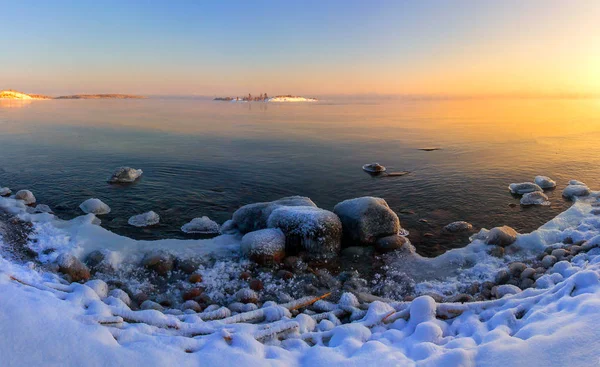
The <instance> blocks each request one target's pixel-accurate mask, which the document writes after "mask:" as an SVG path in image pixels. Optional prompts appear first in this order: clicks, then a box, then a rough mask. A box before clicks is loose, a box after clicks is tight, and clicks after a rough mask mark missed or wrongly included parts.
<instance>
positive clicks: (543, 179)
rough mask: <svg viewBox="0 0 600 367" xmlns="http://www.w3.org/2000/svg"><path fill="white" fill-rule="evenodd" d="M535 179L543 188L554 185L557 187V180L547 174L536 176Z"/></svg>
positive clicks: (549, 187)
mask: <svg viewBox="0 0 600 367" xmlns="http://www.w3.org/2000/svg"><path fill="white" fill-rule="evenodd" d="M533 181H534V182H535V184H536V185H538V186H539V187H541V188H542V189H551V188H553V187H556V182H555V181H554V180H553V179H551V178H550V177H547V176H535V179H534V180H533Z"/></svg>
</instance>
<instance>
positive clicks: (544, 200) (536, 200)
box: [521, 191, 550, 205]
mask: <svg viewBox="0 0 600 367" xmlns="http://www.w3.org/2000/svg"><path fill="white" fill-rule="evenodd" d="M521 205H550V202H549V201H548V196H546V194H544V193H543V192H540V191H534V192H528V193H527V194H525V195H523V197H522V198H521Z"/></svg>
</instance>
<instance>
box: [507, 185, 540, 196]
mask: <svg viewBox="0 0 600 367" xmlns="http://www.w3.org/2000/svg"><path fill="white" fill-rule="evenodd" d="M508 189H509V190H510V192H511V193H513V194H516V195H523V194H527V193H528V192H534V191H544V190H542V188H541V187H539V186H538V185H536V184H534V183H533V182H521V183H512V184H510V185H508Z"/></svg>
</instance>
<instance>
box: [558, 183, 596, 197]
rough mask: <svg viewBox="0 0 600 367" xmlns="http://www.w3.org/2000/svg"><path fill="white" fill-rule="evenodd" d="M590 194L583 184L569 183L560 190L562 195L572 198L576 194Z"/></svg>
mask: <svg viewBox="0 0 600 367" xmlns="http://www.w3.org/2000/svg"><path fill="white" fill-rule="evenodd" d="M589 194H590V189H589V188H588V187H587V186H585V185H580V184H574V185H571V184H569V185H568V186H567V187H565V189H564V190H563V192H562V195H563V196H564V197H566V198H568V199H573V198H575V197H577V196H587V195H589Z"/></svg>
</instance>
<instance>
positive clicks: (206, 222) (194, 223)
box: [181, 216, 220, 234]
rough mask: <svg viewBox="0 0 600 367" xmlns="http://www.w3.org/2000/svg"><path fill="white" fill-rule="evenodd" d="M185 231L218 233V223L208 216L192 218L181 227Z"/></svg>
mask: <svg viewBox="0 0 600 367" xmlns="http://www.w3.org/2000/svg"><path fill="white" fill-rule="evenodd" d="M181 230H182V231H183V232H185V233H200V234H219V232H220V230H219V224H218V223H217V222H215V221H214V220H211V219H210V218H209V217H206V216H204V217H201V218H194V219H192V220H191V221H190V222H189V223H186V224H184V225H183V227H181Z"/></svg>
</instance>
